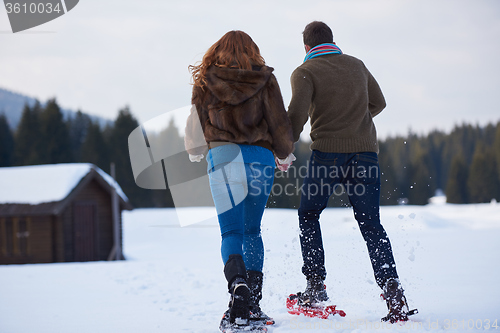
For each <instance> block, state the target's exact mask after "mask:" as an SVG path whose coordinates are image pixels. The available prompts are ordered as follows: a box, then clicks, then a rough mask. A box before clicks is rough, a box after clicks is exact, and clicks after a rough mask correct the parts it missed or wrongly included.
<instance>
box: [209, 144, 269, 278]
mask: <svg viewBox="0 0 500 333" xmlns="http://www.w3.org/2000/svg"><path fill="white" fill-rule="evenodd" d="M243 148H246V147H243ZM259 148H260V147H259ZM261 149H263V151H262V152H261V153H262V154H269V155H270V156H264V157H265V159H266V160H267V162H269V161H271V162H272V161H274V157H273V155H272V152H271V151H269V150H267V149H265V148H261ZM243 155H244V154H243ZM242 162H243V160H239V161H238V159H236V160H234V161H232V162H229V163H221V164H216V165H213V166H211V167H210V165H209V180H210V189H211V191H212V197H213V199H214V203H215V208H216V210H217V215H218V219H219V225H220V230H221V236H222V242H221V254H222V260H223V262H224V264H225V263H226V262H227V260H228V259H229V255H231V254H239V255H241V256H242V257H243V260H244V261H245V267H246V269H247V270H253V271H259V272H262V266H263V263H264V245H263V243H262V237H261V229H260V225H261V220H262V215H263V214H264V208H265V206H266V203H267V199H268V197H269V194H270V192H271V188H272V185H273V181H274V166H271V165H266V164H260V163H258V161H257V162H256V161H253V162H252V163H246V162H244V163H242ZM272 163H274V162H272ZM268 164H270V163H268Z"/></svg>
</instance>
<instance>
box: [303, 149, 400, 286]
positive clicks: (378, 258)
mask: <svg viewBox="0 0 500 333" xmlns="http://www.w3.org/2000/svg"><path fill="white" fill-rule="evenodd" d="M309 162H310V163H309V165H308V174H307V176H306V178H305V179H304V185H303V188H302V195H301V200H300V208H299V227H300V231H301V233H300V244H301V248H302V258H303V262H304V265H303V267H302V273H303V274H304V275H305V276H306V277H307V278H312V277H319V278H321V279H325V277H326V269H325V256H324V249H323V240H322V237H321V228H320V224H319V217H320V214H321V212H322V211H323V210H324V209H325V208H326V205H327V203H328V199H329V198H330V196H331V195H332V194H334V195H335V194H336V195H340V194H341V193H342V189H341V187H340V186H341V184H342V185H343V187H344V189H345V191H346V193H347V195H348V197H349V201H350V203H351V205H352V207H353V210H354V217H355V219H356V221H357V222H358V225H359V229H360V230H361V234H362V236H363V238H364V240H365V242H366V246H367V247H368V254H369V256H370V260H371V263H372V267H373V271H374V274H375V280H376V282H377V284H378V285H379V286H380V287H382V286H383V284H384V283H385V281H386V280H387V279H388V278H391V277H393V278H397V277H398V274H397V272H396V264H395V262H394V257H393V254H392V248H391V243H390V242H389V238H388V237H387V234H386V232H385V230H384V227H383V226H382V224H380V214H379V208H380V168H379V164H378V156H377V154H376V153H371V152H364V153H323V152H320V151H317V150H314V151H313V152H312V155H311V159H310V161H309Z"/></svg>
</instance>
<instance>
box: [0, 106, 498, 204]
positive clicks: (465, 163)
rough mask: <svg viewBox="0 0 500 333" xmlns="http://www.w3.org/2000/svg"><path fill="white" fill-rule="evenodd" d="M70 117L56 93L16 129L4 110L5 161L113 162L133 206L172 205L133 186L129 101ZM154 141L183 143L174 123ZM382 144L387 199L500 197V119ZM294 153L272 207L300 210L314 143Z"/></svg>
mask: <svg viewBox="0 0 500 333" xmlns="http://www.w3.org/2000/svg"><path fill="white" fill-rule="evenodd" d="M66 118H67V119H65V117H63V113H62V112H61V109H60V107H59V105H58V104H57V101H56V100H55V99H52V100H49V101H48V102H47V103H46V104H45V105H44V106H43V107H42V106H41V104H40V103H38V102H37V103H35V104H34V105H33V106H31V107H30V106H28V105H25V107H24V110H23V113H22V117H21V121H20V123H19V125H18V127H17V128H16V129H12V128H10V127H9V125H8V122H7V119H6V117H5V116H4V115H3V114H2V113H1V110H0V167H10V166H24V165H37V164H54V163H76V162H85V163H93V164H95V165H97V166H98V167H99V168H101V169H102V170H104V171H105V172H107V173H109V172H110V163H115V165H116V178H117V181H118V183H119V184H120V186H121V187H122V189H123V191H124V192H125V194H126V195H127V196H128V197H129V199H130V201H131V203H132V205H133V206H134V207H136V208H139V207H172V206H173V200H172V198H171V196H170V193H169V191H168V190H166V191H165V190H146V189H142V188H140V187H138V186H137V185H136V184H135V181H134V177H133V174H132V168H131V164H130V159H129V153H128V136H129V134H130V133H131V132H132V131H133V130H134V129H135V128H137V127H138V126H139V125H140V124H139V123H138V121H137V119H136V118H135V117H134V116H133V114H132V111H131V110H130V108H129V107H124V108H122V109H121V110H119V113H118V116H117V118H116V119H115V120H114V121H113V122H110V124H109V125H106V126H105V127H103V126H101V125H100V124H98V123H97V122H95V121H93V120H92V119H91V117H90V116H88V115H86V114H85V113H83V112H80V111H79V112H77V113H76V114H75V115H74V116H72V117H66ZM155 140H160V142H164V143H165V144H166V145H175V146H177V145H183V138H182V137H181V135H180V134H179V131H178V129H177V127H176V126H175V124H174V122H173V121H171V122H170V124H169V126H168V127H167V128H166V129H165V130H163V132H161V133H159V134H158V137H157V138H155ZM379 147H380V153H379V163H380V171H381V182H382V189H381V190H382V192H381V204H382V205H397V204H411V205H425V204H427V203H428V202H429V198H431V197H433V196H434V195H435V194H436V193H439V192H440V191H442V192H443V193H444V194H446V198H447V202H449V203H456V204H464V203H482V202H490V201H492V200H497V201H500V122H498V123H496V124H488V125H487V126H478V125H471V124H461V125H456V126H455V127H454V128H453V130H452V131H451V132H450V133H444V132H442V131H433V132H430V133H428V134H425V135H417V134H414V133H409V134H408V135H407V136H404V137H403V136H397V137H390V138H387V139H384V140H381V141H380V142H379ZM294 154H295V156H296V157H297V161H295V162H294V164H293V166H292V168H290V170H289V172H287V173H284V172H281V171H278V170H276V171H275V185H274V186H273V190H272V191H271V196H270V198H269V201H268V207H277V208H297V207H298V205H299V203H300V186H301V185H302V177H303V173H302V171H303V170H304V168H305V166H306V165H307V163H308V159H309V156H310V149H309V143H308V142H303V141H299V142H298V143H296V145H295V152H294ZM301 175H302V176H301ZM285 188H286V195H284V189H285ZM329 206H331V207H339V206H349V202H348V197H347V196H346V195H345V193H337V192H336V193H335V194H334V195H332V197H331V198H330V202H329Z"/></svg>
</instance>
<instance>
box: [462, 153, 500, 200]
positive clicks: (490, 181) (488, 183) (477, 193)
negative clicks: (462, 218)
mask: <svg viewBox="0 0 500 333" xmlns="http://www.w3.org/2000/svg"><path fill="white" fill-rule="evenodd" d="M467 186H468V189H469V198H470V202H471V203H479V202H490V201H491V200H492V199H497V200H498V199H500V198H499V197H498V196H499V193H498V192H499V188H500V180H499V178H498V170H497V164H496V158H495V155H494V153H493V150H492V149H489V148H485V147H484V146H483V145H478V146H477V148H476V152H475V153H474V157H473V159H472V164H471V167H470V173H469V179H468V181H467Z"/></svg>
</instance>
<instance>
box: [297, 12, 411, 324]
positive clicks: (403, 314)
mask: <svg viewBox="0 0 500 333" xmlns="http://www.w3.org/2000/svg"><path fill="white" fill-rule="evenodd" d="M303 37H304V45H305V50H306V52H307V55H306V58H305V60H304V63H303V64H302V65H300V66H299V67H298V68H297V69H296V70H295V71H294V72H293V74H292V76H291V84H292V100H291V102H290V106H289V108H288V117H289V118H290V120H291V122H292V129H293V137H294V140H295V141H298V140H299V138H300V133H301V132H302V130H303V127H304V124H305V123H306V122H307V120H308V119H309V118H310V121H311V139H312V144H311V150H312V154H311V158H310V161H309V164H308V174H307V176H306V177H305V179H304V185H303V187H302V195H301V202H300V208H299V211H298V213H299V226H300V243H301V248H302V257H303V262H304V264H303V267H302V273H303V274H304V275H305V276H306V279H307V287H306V290H305V292H303V293H300V294H299V304H302V305H306V306H308V305H309V306H310V305H314V303H317V302H321V301H326V300H328V296H327V293H326V289H325V287H324V280H325V278H326V269H325V258H324V249H323V241H322V236H321V228H320V224H319V217H320V214H321V212H322V211H323V210H324V209H325V208H326V205H327V203H328V199H329V198H330V196H331V195H332V194H337V195H338V194H339V193H342V190H341V189H340V191H339V186H343V188H344V190H345V192H347V195H348V197H349V201H350V203H351V205H352V207H353V210H354V216H355V218H356V220H357V222H358V225H359V228H360V230H361V233H362V235H363V238H364V239H365V241H366V244H367V247H368V253H369V255H370V259H371V263H372V267H373V271H374V274H375V280H376V282H377V284H378V285H379V286H380V288H382V290H383V294H384V296H385V299H386V301H387V306H388V309H389V314H388V315H387V316H386V317H384V318H382V319H383V320H386V321H391V322H396V321H406V320H408V315H410V314H413V313H414V312H416V311H409V310H408V305H407V302H406V299H405V297H404V295H403V289H402V287H401V285H400V282H399V278H398V274H397V272H396V264H395V262H394V257H393V254H392V248H391V244H390V242H389V238H388V237H387V234H386V232H385V230H384V228H383V226H382V225H381V224H380V216H379V206H380V170H379V164H378V156H377V153H378V144H377V134H376V130H375V125H374V123H373V117H375V116H376V115H377V114H379V113H380V112H381V111H382V110H383V109H384V108H385V105H386V104H385V99H384V96H383V94H382V91H381V90H380V87H379V85H378V83H377V81H375V79H374V78H373V76H372V75H371V74H370V72H369V71H368V69H367V68H366V67H365V65H364V64H363V62H362V61H361V60H359V59H356V58H354V57H352V56H348V55H345V54H343V53H342V51H341V50H340V48H339V47H338V46H337V45H336V44H335V43H334V42H333V34H332V31H331V30H330V28H329V27H328V26H327V25H326V24H325V23H323V22H317V21H315V22H312V23H310V24H309V25H307V26H306V28H305V30H304V32H303Z"/></svg>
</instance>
